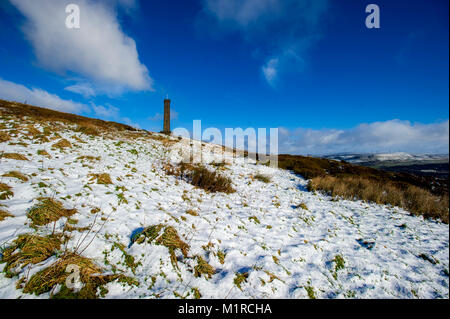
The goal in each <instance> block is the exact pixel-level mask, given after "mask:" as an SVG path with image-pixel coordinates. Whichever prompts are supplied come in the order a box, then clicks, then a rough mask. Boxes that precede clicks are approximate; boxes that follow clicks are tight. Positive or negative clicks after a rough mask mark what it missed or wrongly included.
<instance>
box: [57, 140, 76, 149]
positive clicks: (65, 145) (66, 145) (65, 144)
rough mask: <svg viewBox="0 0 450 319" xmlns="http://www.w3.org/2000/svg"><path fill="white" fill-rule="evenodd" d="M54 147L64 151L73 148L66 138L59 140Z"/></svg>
mask: <svg viewBox="0 0 450 319" xmlns="http://www.w3.org/2000/svg"><path fill="white" fill-rule="evenodd" d="M52 146H53V147H55V148H59V149H64V148H71V147H72V144H71V143H70V142H69V141H68V140H66V139H65V138H64V139H61V140H59V141H58V142H57V143H55V144H53V145H52Z"/></svg>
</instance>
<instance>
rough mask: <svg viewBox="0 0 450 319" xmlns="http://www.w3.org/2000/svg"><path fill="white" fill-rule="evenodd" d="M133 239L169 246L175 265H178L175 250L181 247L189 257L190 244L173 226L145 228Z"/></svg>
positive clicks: (184, 254)
mask: <svg viewBox="0 0 450 319" xmlns="http://www.w3.org/2000/svg"><path fill="white" fill-rule="evenodd" d="M132 240H133V241H134V242H136V243H137V244H142V243H144V242H145V241H147V242H148V243H155V244H157V245H162V246H165V247H167V248H168V249H169V253H170V259H171V261H172V264H173V265H174V267H176V266H177V258H176V255H175V251H176V250H177V249H180V250H181V252H182V254H183V256H184V257H187V254H188V251H189V245H188V244H187V243H185V242H184V241H182V240H181V238H180V236H179V235H178V232H177V230H176V229H175V228H174V227H172V226H166V225H162V224H158V225H152V226H149V227H147V228H145V229H144V230H143V231H142V232H140V233H138V234H136V236H135V237H134V238H133V239H132Z"/></svg>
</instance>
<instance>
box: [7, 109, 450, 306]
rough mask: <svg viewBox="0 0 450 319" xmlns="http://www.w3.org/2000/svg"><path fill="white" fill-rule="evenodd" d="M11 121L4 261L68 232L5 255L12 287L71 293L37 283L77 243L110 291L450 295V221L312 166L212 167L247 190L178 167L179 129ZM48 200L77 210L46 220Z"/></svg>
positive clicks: (101, 293) (24, 294)
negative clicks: (390, 201) (210, 183)
mask: <svg viewBox="0 0 450 319" xmlns="http://www.w3.org/2000/svg"><path fill="white" fill-rule="evenodd" d="M0 131H1V132H2V134H3V135H2V136H3V140H0V151H1V154H2V156H1V158H0V176H1V177H0V185H3V186H2V190H1V191H0V198H1V200H0V210H1V211H3V213H4V215H3V217H0V246H1V251H2V256H1V257H2V260H3V259H5V258H6V257H7V256H9V257H11V256H14V254H17V256H21V255H20V253H21V251H24V250H25V247H27V246H26V245H19V244H18V239H19V238H25V237H23V236H22V237H20V235H27V234H28V235H33V236H39V238H58V239H57V240H60V242H61V245H59V242H55V243H56V244H55V247H54V249H48V250H46V253H40V254H39V255H37V257H36V258H35V259H33V260H31V259H30V260H28V259H26V260H25V259H21V258H15V259H14V258H13V262H9V263H8V262H4V260H3V263H0V271H1V273H0V298H19V297H20V298H49V297H51V296H52V295H58V293H60V292H61V291H62V290H63V288H64V287H63V286H64V282H54V283H53V284H50V283H48V282H39V283H38V281H39V280H41V281H42V278H44V279H45V278H47V279H46V280H50V279H51V278H53V277H49V276H47V277H45V276H43V274H46V272H45V271H46V270H47V269H54V268H51V267H53V266H54V265H55V263H56V264H57V263H58V260H59V259H61V258H64V256H66V255H67V254H76V255H77V256H81V257H82V258H86V262H85V263H84V265H86V264H88V263H89V262H92V264H89V265H90V267H91V269H92V271H91V273H90V274H91V275H92V276H97V275H100V274H101V275H102V276H104V277H101V278H103V279H102V280H104V281H103V282H102V283H101V284H98V285H97V286H95V289H96V291H95V292H96V296H97V297H102V298H184V297H187V298H448V297H449V271H448V269H449V228H448V225H446V224H443V223H439V222H435V221H430V220H424V219H423V218H422V217H415V216H410V215H409V214H408V213H407V212H405V211H403V210H401V209H398V208H395V207H387V206H379V205H373V204H368V203H364V202H361V201H347V200H336V199H332V198H330V197H329V196H325V195H322V194H314V193H311V192H308V191H307V190H306V188H305V185H306V184H307V181H306V180H305V179H303V178H302V177H300V176H296V175H294V174H292V173H291V172H289V171H286V170H282V169H273V168H270V167H267V166H265V165H259V164H257V163H254V162H251V161H247V159H244V158H239V159H235V160H233V161H232V160H230V159H228V160H227V162H228V163H227V164H225V165H211V164H207V165H206V167H207V168H208V169H209V170H211V171H212V170H217V171H218V172H219V173H220V174H221V175H223V176H226V177H229V178H230V179H231V181H232V186H233V188H234V189H235V190H236V192H234V193H231V194H225V193H207V192H205V191H204V190H202V189H199V188H195V187H194V186H192V185H191V184H189V183H187V182H186V181H184V180H182V179H180V178H177V177H176V176H172V175H168V174H167V173H166V170H165V167H166V165H167V164H168V163H169V162H170V159H173V154H172V155H171V152H170V150H171V147H173V146H174V145H176V144H175V143H177V142H178V139H175V138H174V139H173V140H168V139H167V138H166V137H163V136H160V135H158V134H150V133H147V132H143V131H137V132H110V133H104V134H103V133H102V134H100V135H99V136H96V135H88V134H85V133H83V132H81V131H80V130H79V129H77V125H74V124H70V123H68V124H67V123H66V124H59V125H57V124H55V123H53V124H49V123H45V122H34V121H33V119H27V118H22V119H20V120H19V119H17V118H14V117H3V118H2V119H1V122H0ZM187 146H190V142H189V141H187V143H186V146H185V147H187ZM205 146H206V147H207V148H208V149H207V150H204V152H205V156H206V153H209V151H210V148H209V145H208V144H206V145H205ZM216 164H217V163H216ZM261 174H262V175H264V176H267V177H269V178H270V181H266V182H264V181H263V180H260V179H258V178H255V177H256V176H258V175H261ZM45 201H47V202H45ZM51 201H53V202H51ZM43 203H44V204H45V203H47V204H48V205H50V204H51V203H53V204H54V206H55V207H59V209H60V210H61V211H62V212H63V213H64V214H63V215H62V217H60V218H59V219H57V220H42V219H38V218H37V217H36V216H37V215H36V214H37V213H36V212H38V208H39V207H41V206H42V205H44V204H43ZM53 204H52V205H53ZM39 205H41V206H39ZM58 205H62V207H61V206H58ZM52 207H53V206H52ZM152 226H153V227H152ZM49 236H50V237H49ZM52 236H53V237H52ZM58 236H59V237H58ZM14 245H15V246H14ZM11 247H13V248H12V249H11ZM28 248H29V247H28ZM29 249H32V247H31V248H29ZM24 255H25V254H24ZM71 256H72V255H71ZM24 258H25V257H24ZM77 258H78V257H77ZM25 261H26V262H25ZM88 261H89V262H88ZM0 262H1V260H0ZM65 270H66V269H65ZM82 273H83V271H82ZM115 274H116V275H117V274H120V275H121V276H122V277H114V275H115ZM39 276H40V277H39ZM66 276H67V275H66ZM86 278H87V277H86ZM83 279H85V278H84V277H83V276H81V280H82V281H83ZM83 282H84V281H83ZM35 287H39V289H35ZM41 288H42V289H41ZM36 293H38V295H36Z"/></svg>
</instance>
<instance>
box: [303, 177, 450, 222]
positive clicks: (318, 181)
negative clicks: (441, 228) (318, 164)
mask: <svg viewBox="0 0 450 319" xmlns="http://www.w3.org/2000/svg"><path fill="white" fill-rule="evenodd" d="M308 188H309V189H310V190H313V191H316V190H320V191H325V192H326V193H327V194H329V195H331V196H333V197H334V196H340V197H343V198H346V199H360V200H365V201H368V202H374V203H377V204H390V205H393V206H398V207H402V208H404V209H406V210H407V211H410V212H411V213H414V214H415V215H422V216H424V217H425V218H434V219H440V220H442V221H443V222H445V223H448V219H449V202H448V197H438V196H435V195H432V194H431V193H430V192H428V191H426V190H424V189H422V188H419V187H417V186H412V185H405V186H404V187H403V188H400V187H398V186H397V185H395V184H393V183H380V182H377V181H373V180H370V179H367V178H363V177H350V176H347V177H341V178H338V177H333V176H323V177H315V178H313V179H312V180H311V181H310V183H309V185H308Z"/></svg>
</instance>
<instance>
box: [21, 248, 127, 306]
mask: <svg viewBox="0 0 450 319" xmlns="http://www.w3.org/2000/svg"><path fill="white" fill-rule="evenodd" d="M69 265H70V266H76V267H78V269H79V271H80V281H81V283H82V284H83V287H82V288H81V290H80V291H79V292H74V291H72V290H70V289H69V288H67V286H66V280H67V277H68V276H69V275H70V273H69V272H68V271H67V269H68V266H69ZM101 273H102V269H101V268H100V267H99V266H97V265H96V264H94V262H92V261H91V260H90V259H88V258H85V257H82V256H79V255H77V254H73V253H68V254H65V255H63V256H62V257H61V258H60V259H59V260H57V261H56V262H54V263H53V264H52V265H50V266H49V267H47V268H45V269H43V270H41V271H39V272H38V273H36V274H34V275H33V276H32V277H31V278H30V280H28V282H27V283H26V284H25V287H24V289H23V291H24V292H25V293H34V294H36V295H40V294H43V293H46V292H50V291H51V290H52V289H53V288H55V287H56V286H57V285H61V289H60V291H59V292H58V293H56V294H54V295H53V296H52V297H53V298H55V299H95V298H98V296H97V290H98V288H99V287H101V286H103V285H105V284H106V283H108V282H110V281H113V280H115V279H118V278H119V277H121V275H100V274H101Z"/></svg>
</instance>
